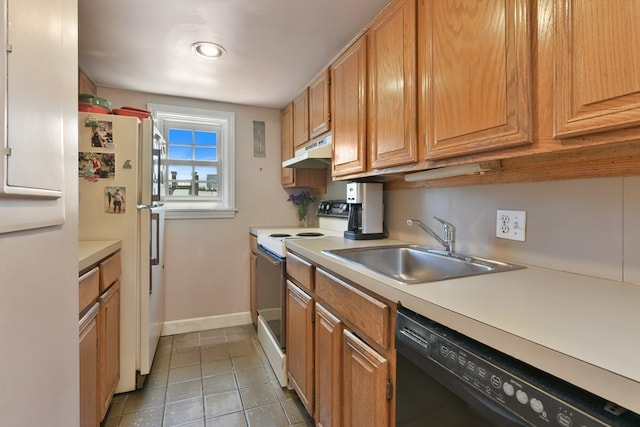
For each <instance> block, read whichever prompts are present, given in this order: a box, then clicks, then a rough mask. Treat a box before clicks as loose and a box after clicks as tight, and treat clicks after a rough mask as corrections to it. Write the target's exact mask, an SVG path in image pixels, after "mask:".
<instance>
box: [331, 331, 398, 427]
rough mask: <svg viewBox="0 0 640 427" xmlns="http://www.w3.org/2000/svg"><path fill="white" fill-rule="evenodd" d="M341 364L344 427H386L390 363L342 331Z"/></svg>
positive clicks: (387, 424) (348, 333) (351, 335)
mask: <svg viewBox="0 0 640 427" xmlns="http://www.w3.org/2000/svg"><path fill="white" fill-rule="evenodd" d="M343 364H344V369H343V383H344V385H343V393H344V396H343V399H342V406H343V408H342V410H343V413H344V415H343V417H342V418H343V426H344V427H355V426H362V427H364V426H367V427H386V426H389V425H390V420H389V409H390V404H389V400H390V396H388V392H387V388H388V385H387V382H388V379H389V377H390V373H389V361H388V360H387V359H386V358H384V357H383V356H381V355H380V354H379V353H377V352H376V351H375V350H373V349H372V348H371V347H369V346H368V345H367V344H365V343H364V342H363V341H362V340H361V339H360V338H358V337H357V336H356V335H355V334H353V333H352V332H350V331H348V330H345V331H344V352H343Z"/></svg>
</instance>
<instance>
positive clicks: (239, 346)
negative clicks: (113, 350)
mask: <svg viewBox="0 0 640 427" xmlns="http://www.w3.org/2000/svg"><path fill="white" fill-rule="evenodd" d="M214 331H215V330H209V331H202V332H198V333H197V335H195V334H194V333H187V334H178V335H174V336H171V337H170V338H168V337H162V341H161V343H160V345H159V346H158V353H157V355H156V361H155V362H154V363H162V365H160V366H156V367H155V369H154V367H153V366H152V369H151V373H150V375H149V376H148V377H147V378H146V380H145V382H146V384H145V387H144V388H143V389H142V390H137V391H134V392H129V393H124V394H122V395H119V396H122V398H119V396H115V397H114V402H112V407H113V406H115V407H116V408H115V409H114V410H115V411H116V412H117V409H118V408H117V406H118V405H120V413H119V414H118V413H115V412H114V413H113V414H111V411H112V409H111V408H110V409H109V412H108V413H107V416H106V418H105V421H103V423H102V424H101V426H102V427H129V426H131V425H145V426H146V425H149V426H153V427H161V426H162V427H164V426H167V427H168V426H169V425H170V421H171V419H172V417H173V416H175V413H174V414H173V416H172V417H167V415H168V413H167V406H168V405H170V407H173V408H174V411H175V408H180V407H181V404H180V402H188V401H189V400H191V399H198V398H199V399H200V402H201V406H200V410H201V413H202V417H200V418H198V417H196V418H198V419H195V420H194V421H184V420H187V419H189V417H188V414H186V415H185V418H183V419H182V420H183V421H184V422H183V421H177V420H179V419H180V417H179V416H176V417H175V419H176V421H177V422H178V424H173V426H174V427H178V426H184V427H187V426H188V427H205V426H207V425H211V423H215V422H216V420H218V421H220V420H221V419H222V418H221V417H232V418H234V419H235V420H236V421H239V420H240V419H242V420H243V422H244V424H242V423H241V424H234V427H235V426H236V425H238V426H244V427H266V426H267V424H264V422H267V421H266V420H264V422H262V423H261V420H255V419H254V420H253V421H254V423H253V424H252V417H251V414H252V413H253V414H257V413H259V411H258V410H259V409H260V408H263V411H267V410H271V411H273V410H275V411H276V414H273V416H274V417H276V418H278V419H282V420H284V422H285V423H286V424H283V427H284V426H313V425H314V423H313V420H312V419H311V418H310V417H309V416H308V414H306V411H305V410H304V409H303V406H302V404H301V403H300V401H299V399H298V397H297V396H296V395H295V393H293V392H292V391H290V390H288V389H286V388H281V391H279V390H278V389H277V388H280V385H279V384H278V383H277V378H276V377H275V374H273V372H272V369H271V367H270V366H269V365H268V361H267V359H266V357H264V352H263V350H262V347H261V346H260V344H259V342H258V341H257V334H256V332H255V329H254V328H252V326H247V327H232V328H224V329H223V330H222V331H220V332H221V335H217V333H216V332H214ZM192 336H193V337H194V338H195V339H190V337H192ZM220 336H222V337H224V338H223V340H221V343H216V341H217V338H219V337H220ZM191 341H195V342H193V343H190V342H191ZM223 344H224V345H223ZM222 345H223V347H224V351H223V352H222V351H221V354H224V353H225V352H226V355H225V357H224V358H221V359H218V358H219V357H220V355H214V354H211V357H213V358H214V359H212V360H207V362H205V356H204V352H206V349H207V348H212V349H213V348H216V347H218V346H222ZM196 348H197V351H198V360H199V373H200V377H199V384H200V393H199V395H198V396H195V397H194V396H190V395H189V394H190V391H189V389H188V387H185V390H184V393H185V397H184V399H182V398H180V397H178V396H176V394H175V393H178V389H179V387H180V386H179V385H178V384H181V383H186V382H188V381H193V380H195V379H196V378H189V376H190V374H188V369H186V370H184V371H185V373H184V377H183V378H180V379H179V380H176V381H175V382H174V383H170V381H171V378H172V376H171V373H172V369H180V368H186V367H188V366H192V365H195V363H189V357H190V356H183V358H182V360H180V361H179V362H178V361H177V359H174V358H175V357H177V356H176V355H177V354H186V353H188V352H192V351H195V349H196ZM213 352H215V350H214V351H213ZM245 352H246V353H245ZM252 356H254V357H255V358H256V359H257V360H256V361H252V360H251V359H252V358H253V357H252ZM163 357H166V360H163ZM194 359H195V357H194ZM207 359H208V358H207ZM221 360H228V361H229V364H230V366H229V367H228V368H221V369H229V370H228V371H227V370H224V371H223V372H217V370H216V369H215V368H214V369H213V371H214V372H215V373H213V374H211V373H209V375H207V376H205V364H206V363H210V362H216V361H221ZM174 361H176V363H185V364H184V365H182V364H180V365H179V366H172V363H173V362H174ZM255 363H258V365H257V366H252V365H254V364H255ZM165 365H166V376H165V377H164V378H163V379H162V380H158V379H157V378H155V377H154V378H152V375H154V373H155V374H156V375H158V374H157V372H159V371H163V370H165ZM259 368H262V372H263V374H266V377H264V378H263V377H262V375H263V374H260V373H259V372H260V369H259ZM242 371H252V372H246V373H245V374H246V377H245V376H244V375H243V382H245V383H243V385H244V387H241V381H240V377H239V376H238V374H239V373H242ZM174 372H175V371H174ZM226 374H231V377H232V383H233V385H234V388H233V390H231V391H227V390H226V387H224V386H223V387H221V390H225V391H222V392H219V391H216V392H209V393H207V392H206V391H205V382H207V383H209V385H211V384H210V382H209V381H206V379H207V378H211V377H215V376H222V375H226ZM160 375H162V374H160ZM174 380H175V378H174ZM220 380H221V381H222V380H223V379H222V377H221V378H220ZM150 381H153V383H152V384H150ZM263 381H266V382H263ZM264 385H268V386H269V387H267V388H265V387H262V386H264ZM170 386H172V387H171V388H170ZM229 386H231V384H229ZM276 386H277V387H276ZM160 387H164V392H163V395H164V399H163V401H162V404H161V405H158V406H156V405H154V404H153V403H152V404H151V405H150V406H146V404H147V403H148V402H145V399H150V400H152V397H149V396H150V395H151V393H153V392H150V390H154V389H155V388H160ZM259 388H263V389H265V393H266V390H269V392H270V393H274V394H275V401H272V400H271V399H272V396H271V395H270V396H268V397H266V398H264V399H262V400H261V399H260V396H259V395H255V396H252V398H251V399H255V400H256V401H257V402H261V403H258V404H257V406H254V407H251V408H248V407H247V406H250V405H251V404H252V403H251V401H250V400H247V401H246V402H245V399H247V398H248V396H251V393H252V391H253V392H256V393H258V390H259ZM249 389H253V390H249ZM243 390H244V396H245V397H244V399H243V393H242V391H243ZM170 391H171V393H172V394H171V396H172V397H171V398H175V399H176V400H174V401H172V402H169V401H168V399H169V398H170ZM231 392H233V393H234V395H235V396H236V397H237V400H238V403H239V408H240V409H239V410H237V411H236V410H232V411H231V412H225V411H226V409H224V411H223V412H221V413H220V415H218V416H216V417H212V418H207V416H208V415H207V407H208V405H207V402H208V401H209V404H210V405H211V407H212V408H215V404H216V403H215V401H213V399H212V396H215V395H220V396H221V397H222V395H227V394H228V393H231ZM207 397H209V399H207ZM134 399H137V400H138V401H134ZM289 400H292V401H293V403H294V405H293V408H289V411H291V410H296V409H297V410H298V411H300V414H298V413H295V414H292V413H289V411H288V410H287V407H290V406H292V405H291V404H290V403H289V404H287V403H286V402H288V401H289ZM262 402H270V403H266V404H264V403H262ZM218 403H220V402H218ZM128 404H129V405H132V406H133V405H134V404H135V405H139V406H137V407H136V408H135V410H134V411H131V412H127V413H125V411H127V406H128ZM276 404H277V405H276ZM186 405H188V403H184V405H183V406H185V407H186ZM191 408H194V406H191ZM273 408H278V409H273ZM218 409H220V408H218ZM154 411H161V414H160V416H159V417H158V416H157V415H156V417H157V418H156V419H157V420H158V422H159V424H157V426H156V425H155V424H152V423H153V419H149V418H145V414H146V415H147V416H148V417H152V418H153V413H154ZM278 411H280V412H278ZM213 412H216V411H215V410H214V411H213ZM239 412H241V413H242V414H241V415H240V414H238V413H239ZM136 414H137V415H136ZM233 414H238V415H236V416H235V417H233ZM263 415H264V414H263ZM282 416H284V417H283V418H282ZM238 417H240V418H238ZM266 418H268V417H267V416H265V419H266ZM299 418H302V422H301V423H300V422H299V423H297V424H292V423H293V422H295V420H298V419H299ZM123 419H125V421H123ZM225 419H227V418H225ZM126 420H133V422H132V423H131V422H130V421H126ZM216 425H219V424H216ZM269 427H271V426H269Z"/></svg>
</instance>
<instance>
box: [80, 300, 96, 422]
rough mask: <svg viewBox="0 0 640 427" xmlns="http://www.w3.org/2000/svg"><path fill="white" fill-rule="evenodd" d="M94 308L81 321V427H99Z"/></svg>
mask: <svg viewBox="0 0 640 427" xmlns="http://www.w3.org/2000/svg"><path fill="white" fill-rule="evenodd" d="M99 312H100V307H99V305H98V303H95V304H94V305H93V307H91V309H90V310H89V311H88V312H87V313H86V314H85V315H84V316H82V318H81V319H80V337H79V344H80V427H91V426H93V427H95V426H98V424H99V422H98V313H99Z"/></svg>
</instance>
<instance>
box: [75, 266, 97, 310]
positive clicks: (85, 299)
mask: <svg viewBox="0 0 640 427" xmlns="http://www.w3.org/2000/svg"><path fill="white" fill-rule="evenodd" d="M99 271H100V270H99V269H98V267H96V268H94V269H93V270H90V271H88V272H87V273H85V274H83V275H82V276H81V277H80V279H79V280H78V281H79V285H78V292H79V298H78V299H79V307H78V313H80V314H82V312H83V311H85V310H86V308H87V307H88V306H89V305H90V304H91V303H93V302H94V301H96V300H97V299H98V294H99V293H100V274H99Z"/></svg>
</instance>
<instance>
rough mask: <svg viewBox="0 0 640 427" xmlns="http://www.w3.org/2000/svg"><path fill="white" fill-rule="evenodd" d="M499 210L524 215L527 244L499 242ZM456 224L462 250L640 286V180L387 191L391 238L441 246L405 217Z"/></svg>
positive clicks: (386, 212) (459, 246)
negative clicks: (507, 210) (440, 220)
mask: <svg viewBox="0 0 640 427" xmlns="http://www.w3.org/2000/svg"><path fill="white" fill-rule="evenodd" d="M497 209H515V210H525V211H527V229H526V241H525V242H517V241H510V240H503V239H498V238H496V237H495V222H496V210H497ZM434 215H436V216H438V217H441V218H443V219H446V220H447V221H449V222H451V223H453V224H454V225H455V226H456V229H457V245H456V246H457V250H458V251H459V252H467V253H472V254H476V255H481V256H487V257H493V258H496V259H501V260H507V261H513V262H523V263H528V264H532V265H539V266H543V267H549V268H553V269H557V270H563V271H570V272H575V273H579V274H586V275H591V276H597V277H603V278H607V279H613V280H624V281H627V282H632V283H640V270H639V269H640V262H638V260H639V259H640V177H629V178H600V179H584V180H569V181H554V182H540V183H521V184H503V185H486V186H471V187H458V188H443V189H431V190H425V189H419V190H418V189H414V190H395V191H387V192H385V216H386V220H387V226H388V228H389V231H390V234H391V237H396V238H399V239H402V240H407V241H411V242H420V243H424V244H428V245H431V246H435V247H439V245H438V242H436V241H435V240H434V239H433V238H431V237H430V236H428V235H427V234H426V233H424V232H423V231H422V230H420V229H418V228H416V227H407V226H406V220H407V219H408V218H418V219H421V220H422V221H424V222H426V223H427V224H428V225H430V226H431V227H432V228H434V229H435V230H440V229H441V226H440V225H439V223H438V222H437V221H435V220H434V219H432V218H431V217H432V216H434Z"/></svg>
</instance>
